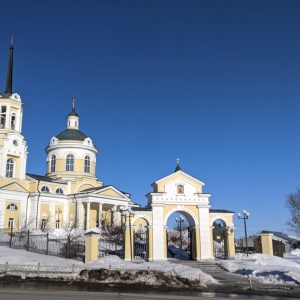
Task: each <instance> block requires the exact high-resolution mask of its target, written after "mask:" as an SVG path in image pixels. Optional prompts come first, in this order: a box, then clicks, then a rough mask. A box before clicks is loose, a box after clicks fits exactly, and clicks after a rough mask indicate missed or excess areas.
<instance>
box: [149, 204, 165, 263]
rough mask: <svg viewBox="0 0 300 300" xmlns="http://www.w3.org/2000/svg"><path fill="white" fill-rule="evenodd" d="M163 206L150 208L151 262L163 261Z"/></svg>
mask: <svg viewBox="0 0 300 300" xmlns="http://www.w3.org/2000/svg"><path fill="white" fill-rule="evenodd" d="M163 210H164V207H163V205H157V206H156V205H155V206H152V211H153V260H164V259H165V255H164V251H165V247H166V245H165V243H164V240H165V239H164V234H165V228H164V224H163V222H164V220H163Z"/></svg>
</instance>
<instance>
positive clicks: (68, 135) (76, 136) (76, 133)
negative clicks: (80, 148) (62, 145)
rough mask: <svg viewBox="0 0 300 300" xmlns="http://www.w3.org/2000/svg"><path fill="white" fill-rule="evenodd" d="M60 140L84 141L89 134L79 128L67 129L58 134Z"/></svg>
mask: <svg viewBox="0 0 300 300" xmlns="http://www.w3.org/2000/svg"><path fill="white" fill-rule="evenodd" d="M56 137H57V138H58V139H59V140H60V141H70V140H71V141H83V140H85V139H86V138H87V137H88V136H87V135H86V134H84V133H83V132H81V131H80V130H77V129H66V130H64V131H62V132H61V133H59V134H58V135H57V136H56Z"/></svg>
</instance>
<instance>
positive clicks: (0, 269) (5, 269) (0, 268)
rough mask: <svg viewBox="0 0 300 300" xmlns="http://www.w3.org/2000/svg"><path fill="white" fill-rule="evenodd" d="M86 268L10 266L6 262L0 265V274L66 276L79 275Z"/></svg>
mask: <svg viewBox="0 0 300 300" xmlns="http://www.w3.org/2000/svg"><path fill="white" fill-rule="evenodd" d="M87 269H89V268H86V267H76V266H75V264H73V265H72V266H44V265H41V264H40V263H38V264H37V265H12V264H9V263H8V262H7V263H6V264H1V265H0V273H4V274H7V273H15V272H20V273H35V274H40V273H51V274H53V273H56V274H66V273H79V272H80V271H81V270H87Z"/></svg>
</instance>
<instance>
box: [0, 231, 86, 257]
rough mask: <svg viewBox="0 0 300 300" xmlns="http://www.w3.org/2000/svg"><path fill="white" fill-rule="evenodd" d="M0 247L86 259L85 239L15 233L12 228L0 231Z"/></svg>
mask: <svg viewBox="0 0 300 300" xmlns="http://www.w3.org/2000/svg"><path fill="white" fill-rule="evenodd" d="M0 245H8V246H9V247H10V248H14V249H24V250H27V251H30V252H36V253H41V254H46V255H53V256H60V257H64V258H75V259H82V260H83V259H84V253H85V240H84V238H83V237H81V236H80V237H76V238H75V237H73V236H71V235H69V236H67V237H66V238H59V237H51V236H50V235H49V233H42V234H41V233H39V234H35V233H33V232H30V230H26V231H15V232H14V231H13V230H12V229H11V228H7V229H0Z"/></svg>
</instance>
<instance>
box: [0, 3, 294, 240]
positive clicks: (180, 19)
mask: <svg viewBox="0 0 300 300" xmlns="http://www.w3.org/2000/svg"><path fill="white" fill-rule="evenodd" d="M0 8H1V11H2V14H1V26H0V87H1V86H2V90H3V91H4V89H5V79H6V69H7V58H8V46H9V41H10V36H11V35H14V37H15V39H14V41H15V42H14V45H15V53H14V81H13V91H14V92H17V93H19V94H20V95H21V97H22V100H23V102H24V105H25V108H24V119H23V135H24V136H25V139H26V140H27V143H28V146H29V158H28V167H27V172H29V173H36V174H40V175H44V174H45V168H46V167H45V166H46V163H45V161H46V154H45V152H44V149H45V147H46V146H47V145H48V142H49V140H50V138H51V137H52V136H54V135H57V134H58V133H59V132H61V131H63V130H64V129H65V128H66V116H67V114H68V113H69V112H70V110H71V98H72V96H74V95H75V96H76V97H77V99H76V111H77V112H78V114H79V116H80V130H82V131H83V132H84V133H86V134H87V135H89V136H90V137H91V138H92V139H93V141H94V143H95V145H96V146H97V148H98V149H99V151H100V154H99V155H98V160H97V176H98V178H99V180H101V181H104V184H112V185H114V186H116V187H117V188H119V189H120V190H124V191H126V192H129V193H131V194H132V200H133V201H135V202H137V203H140V204H142V205H145V204H146V198H145V196H144V195H145V194H147V193H148V192H150V191H151V187H150V184H151V183H152V182H154V181H156V180H158V179H160V178H162V177H164V176H167V175H169V174H170V173H171V172H173V171H174V169H175V166H176V158H177V157H179V158H180V165H181V167H182V170H183V171H185V172H187V173H188V174H190V175H192V176H194V177H196V178H198V179H199V180H201V181H203V182H205V183H206V186H205V187H204V192H206V193H211V194H212V197H211V205H212V208H215V209H217V208H220V209H228V210H232V211H235V212H238V211H240V212H241V211H242V210H243V209H246V210H248V211H249V212H250V219H249V220H248V222H247V225H248V231H249V233H255V232H258V231H260V230H276V231H284V232H287V231H288V227H287V226H286V222H287V220H288V218H289V212H288V210H287V209H286V208H285V204H284V202H285V198H286V195H287V194H289V193H290V192H292V191H294V190H295V189H296V187H297V186H299V184H300V175H299V174H300V173H299V166H300V156H299V153H300V140H299V128H300V119H299V114H300V104H299V94H300V84H299V83H300V60H299V56H300V54H299V53H300V51H299V49H300V38H299V32H300V18H299V13H300V2H299V1H296V0H295V1H292V0H290V1H276V0H275V1H268V0H264V1H260V0H258V1H255V0H254V1H240V0H236V1H223V0H222V1H214V0H210V1H209V0H208V1H176V0H172V1H171V0H169V1H163V0H160V1H155V0H151V1H130V0H128V1H98V0H89V1H79V0H78V1H74V0H73V1H66V0H64V1H58V0H51V1H37V0H36V1H31V0H27V1H21V0H18V1H16V0H10V1H4V0H1V1H0ZM235 223H236V226H237V229H236V235H237V236H239V235H243V222H242V221H240V220H238V219H237V218H235Z"/></svg>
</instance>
